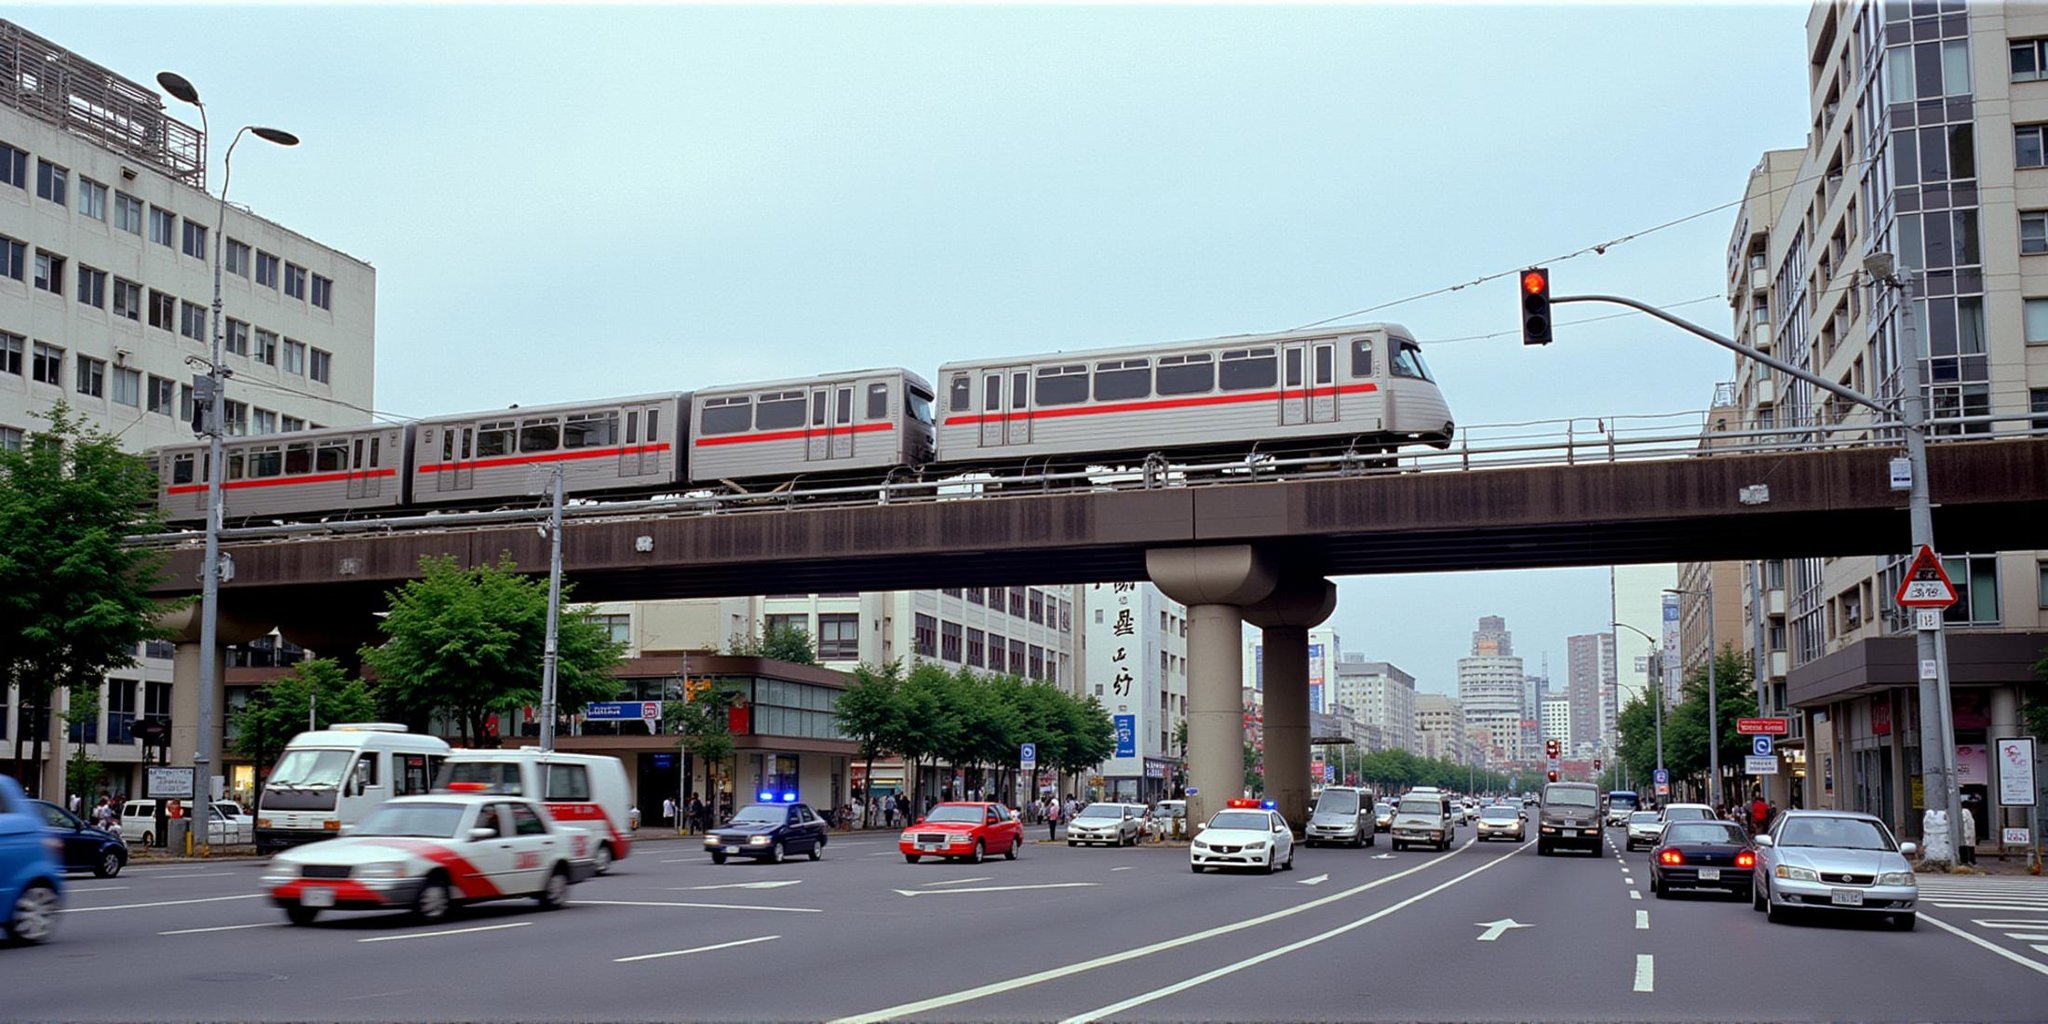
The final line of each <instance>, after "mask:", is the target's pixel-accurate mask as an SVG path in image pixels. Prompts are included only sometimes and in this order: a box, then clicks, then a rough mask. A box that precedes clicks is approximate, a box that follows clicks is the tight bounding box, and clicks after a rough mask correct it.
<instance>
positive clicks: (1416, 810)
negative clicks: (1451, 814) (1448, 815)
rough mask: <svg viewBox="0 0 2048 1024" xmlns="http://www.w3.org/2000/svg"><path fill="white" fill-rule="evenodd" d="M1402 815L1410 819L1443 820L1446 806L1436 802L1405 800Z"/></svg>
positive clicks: (1402, 805)
mask: <svg viewBox="0 0 2048 1024" xmlns="http://www.w3.org/2000/svg"><path fill="white" fill-rule="evenodd" d="M1400 813H1401V814H1402V815H1403V816H1405V817H1410V818H1441V817H1443V816H1444V805H1443V804H1440V803H1438V802H1436V801H1434V800H1413V799H1410V800H1403V801H1401V811H1400Z"/></svg>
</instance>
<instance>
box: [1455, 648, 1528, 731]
mask: <svg viewBox="0 0 2048 1024" xmlns="http://www.w3.org/2000/svg"><path fill="white" fill-rule="evenodd" d="M1514 649H1515V648H1514V638H1513V637H1512V636H1511V635H1510V634H1509V633H1508V629H1507V620H1506V619H1503V618H1501V617H1500V616H1498V615H1487V616H1483V617H1482V618H1480V620H1479V628H1478V629H1476V630H1474V631H1473V632H1472V656H1471V657H1469V658H1459V659H1458V700H1459V702H1460V703H1461V704H1463V705H1464V709H1465V727H1466V729H1467V730H1468V731H1469V732H1470V733H1471V734H1472V735H1473V737H1474V739H1475V740H1476V741H1478V742H1479V744H1480V748H1479V749H1478V750H1475V751H1473V753H1474V754H1475V755H1476V756H1479V757H1482V758H1485V759H1488V760H1501V761H1515V760H1520V759H1522V758H1523V757H1524V756H1526V754H1525V752H1524V751H1523V749H1522V745H1523V736H1522V718H1523V716H1522V712H1523V707H1522V703H1523V695H1522V690H1523V686H1524V685H1525V683H1526V676H1525V674H1524V673H1523V671H1522V659H1520V658H1517V657H1515V656H1514Z"/></svg>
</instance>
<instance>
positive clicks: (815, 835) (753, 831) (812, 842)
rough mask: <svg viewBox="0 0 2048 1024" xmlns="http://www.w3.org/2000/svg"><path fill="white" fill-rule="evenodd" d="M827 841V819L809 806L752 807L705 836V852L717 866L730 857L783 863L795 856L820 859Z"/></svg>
mask: <svg viewBox="0 0 2048 1024" xmlns="http://www.w3.org/2000/svg"><path fill="white" fill-rule="evenodd" d="M827 841H828V837H827V836H826V835H825V819H823V818H820V817H818V813H817V812H816V811H813V810H811V808H810V805H808V804H748V805H747V806H745V807H742V808H740V810H739V813H738V814H735V815H733V816H732V820H731V821H728V822H726V823H725V825H724V826H723V827H720V828H715V829H712V830H711V831H709V832H707V833H705V834H704V850H705V852H707V853H709V854H711V863H713V864H723V863H725V859H726V858H727V857H752V858H754V859H755V860H765V861H767V862H769V863H770V864H780V863H782V859H783V858H784V857H785V856H788V855H789V854H793V853H801V854H806V855H808V856H809V857H810V858H811V859H812V860H817V859H818V857H819V856H820V855H822V854H823V853H824V852H825V844H826V842H827Z"/></svg>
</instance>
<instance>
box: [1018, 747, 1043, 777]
mask: <svg viewBox="0 0 2048 1024" xmlns="http://www.w3.org/2000/svg"><path fill="white" fill-rule="evenodd" d="M1017 760H1018V761H1020V762H1022V764H1023V768H1024V770H1025V771H1030V770H1031V769H1033V768H1036V767H1038V744H1036V743H1026V744H1023V745H1021V746H1019V747H1018V748H1017Z"/></svg>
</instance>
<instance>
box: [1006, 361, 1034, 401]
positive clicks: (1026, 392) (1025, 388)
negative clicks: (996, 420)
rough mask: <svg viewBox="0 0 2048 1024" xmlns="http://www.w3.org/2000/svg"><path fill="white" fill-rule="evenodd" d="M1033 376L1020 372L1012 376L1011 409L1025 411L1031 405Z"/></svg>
mask: <svg viewBox="0 0 2048 1024" xmlns="http://www.w3.org/2000/svg"><path fill="white" fill-rule="evenodd" d="M1030 398H1031V375H1030V374H1028V373H1025V372H1024V371H1023V370H1018V371H1017V372H1016V373H1013V374H1011V375H1010V408H1012V409H1025V408H1029V407H1030V405H1031V402H1030Z"/></svg>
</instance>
